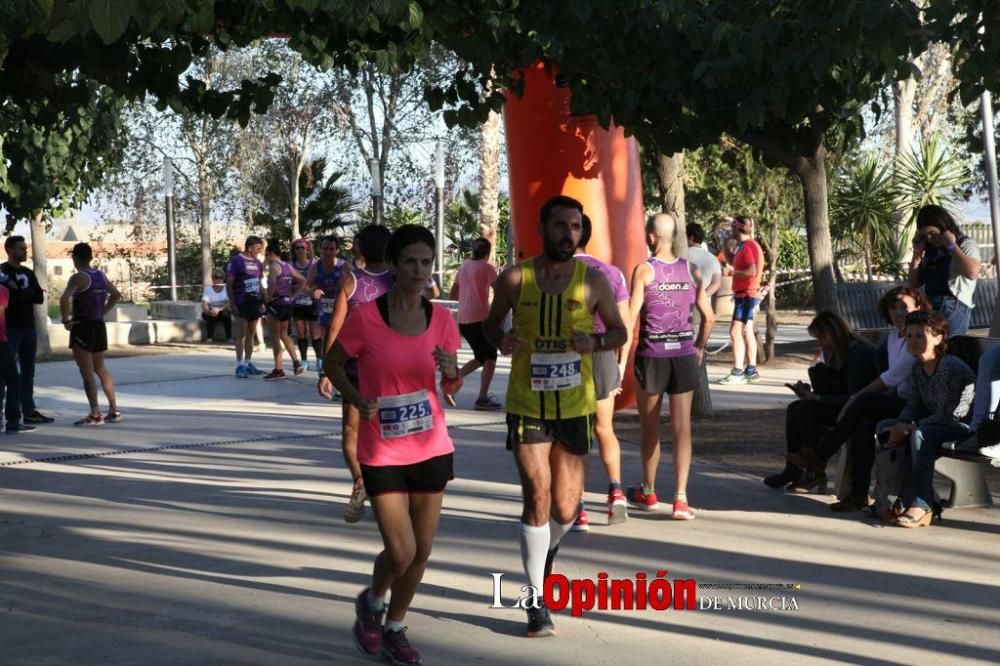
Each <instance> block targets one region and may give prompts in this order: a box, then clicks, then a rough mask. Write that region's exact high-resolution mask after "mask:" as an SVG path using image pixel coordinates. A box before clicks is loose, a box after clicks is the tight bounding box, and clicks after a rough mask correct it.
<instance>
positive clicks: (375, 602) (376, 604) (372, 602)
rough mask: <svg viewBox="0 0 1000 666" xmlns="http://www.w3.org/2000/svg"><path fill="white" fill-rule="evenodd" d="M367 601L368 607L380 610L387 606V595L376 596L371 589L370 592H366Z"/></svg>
mask: <svg viewBox="0 0 1000 666" xmlns="http://www.w3.org/2000/svg"><path fill="white" fill-rule="evenodd" d="M365 601H367V602H368V607H369V608H371V609H372V610H373V611H380V610H382V609H383V608H385V596H384V595H383V596H381V597H376V596H375V595H374V594H372V591H371V590H368V592H367V593H366V598H365Z"/></svg>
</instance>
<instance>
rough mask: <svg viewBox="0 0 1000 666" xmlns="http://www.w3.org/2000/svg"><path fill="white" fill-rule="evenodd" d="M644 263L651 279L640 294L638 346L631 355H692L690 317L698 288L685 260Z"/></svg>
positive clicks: (652, 258) (692, 333) (656, 260)
mask: <svg viewBox="0 0 1000 666" xmlns="http://www.w3.org/2000/svg"><path fill="white" fill-rule="evenodd" d="M646 263H647V264H649V266H650V268H652V269H653V279H652V280H650V281H649V282H648V283H647V284H646V290H645V292H644V299H643V300H644V303H643V306H642V311H641V312H640V313H639V346H638V347H637V348H636V352H635V353H636V354H638V355H639V356H647V357H652V358H673V357H677V356H688V355H689V354H694V352H695V350H694V327H693V326H692V325H691V316H692V314H693V310H694V305H695V301H696V300H697V298H698V287H697V285H696V284H695V281H694V278H693V277H691V269H690V267H689V265H688V262H687V259H680V258H678V259H675V260H673V261H672V262H669V263H668V262H666V261H663V260H662V259H657V258H656V257H650V258H649V259H647V260H646Z"/></svg>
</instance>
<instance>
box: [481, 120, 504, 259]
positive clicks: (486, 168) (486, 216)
mask: <svg viewBox="0 0 1000 666" xmlns="http://www.w3.org/2000/svg"><path fill="white" fill-rule="evenodd" d="M479 131H480V142H479V235H480V236H482V237H483V238H485V239H486V240H488V241H489V242H490V245H491V247H490V261H491V262H495V261H496V247H497V225H498V224H499V223H500V206H499V201H500V114H498V113H496V112H494V111H490V114H489V116H488V117H487V118H486V122H484V123H483V124H482V126H481V127H480V130H479Z"/></svg>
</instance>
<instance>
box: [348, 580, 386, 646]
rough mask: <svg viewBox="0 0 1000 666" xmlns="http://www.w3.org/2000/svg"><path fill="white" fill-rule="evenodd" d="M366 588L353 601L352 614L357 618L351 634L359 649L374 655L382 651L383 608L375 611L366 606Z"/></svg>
mask: <svg viewBox="0 0 1000 666" xmlns="http://www.w3.org/2000/svg"><path fill="white" fill-rule="evenodd" d="M368 589H369V588H367V587H366V588H365V589H363V590H362V591H361V594H359V595H358V598H357V599H355V601H354V615H355V617H356V618H357V619H356V620H355V621H354V628H353V629H352V631H351V635H352V636H353V638H354V644H355V645H357V646H358V649H359V650H361V651H362V652H364V653H365V654H370V655H376V654H379V652H381V651H382V615H383V614H384V613H385V608H383V609H382V610H380V611H375V610H372V609H371V608H370V607H369V606H368Z"/></svg>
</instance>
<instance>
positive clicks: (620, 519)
mask: <svg viewBox="0 0 1000 666" xmlns="http://www.w3.org/2000/svg"><path fill="white" fill-rule="evenodd" d="M626 520H628V502H627V501H626V500H625V493H624V492H622V490H621V488H615V489H614V490H612V491H611V492H610V493H608V525H617V524H619V523H624V522H625V521H626Z"/></svg>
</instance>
